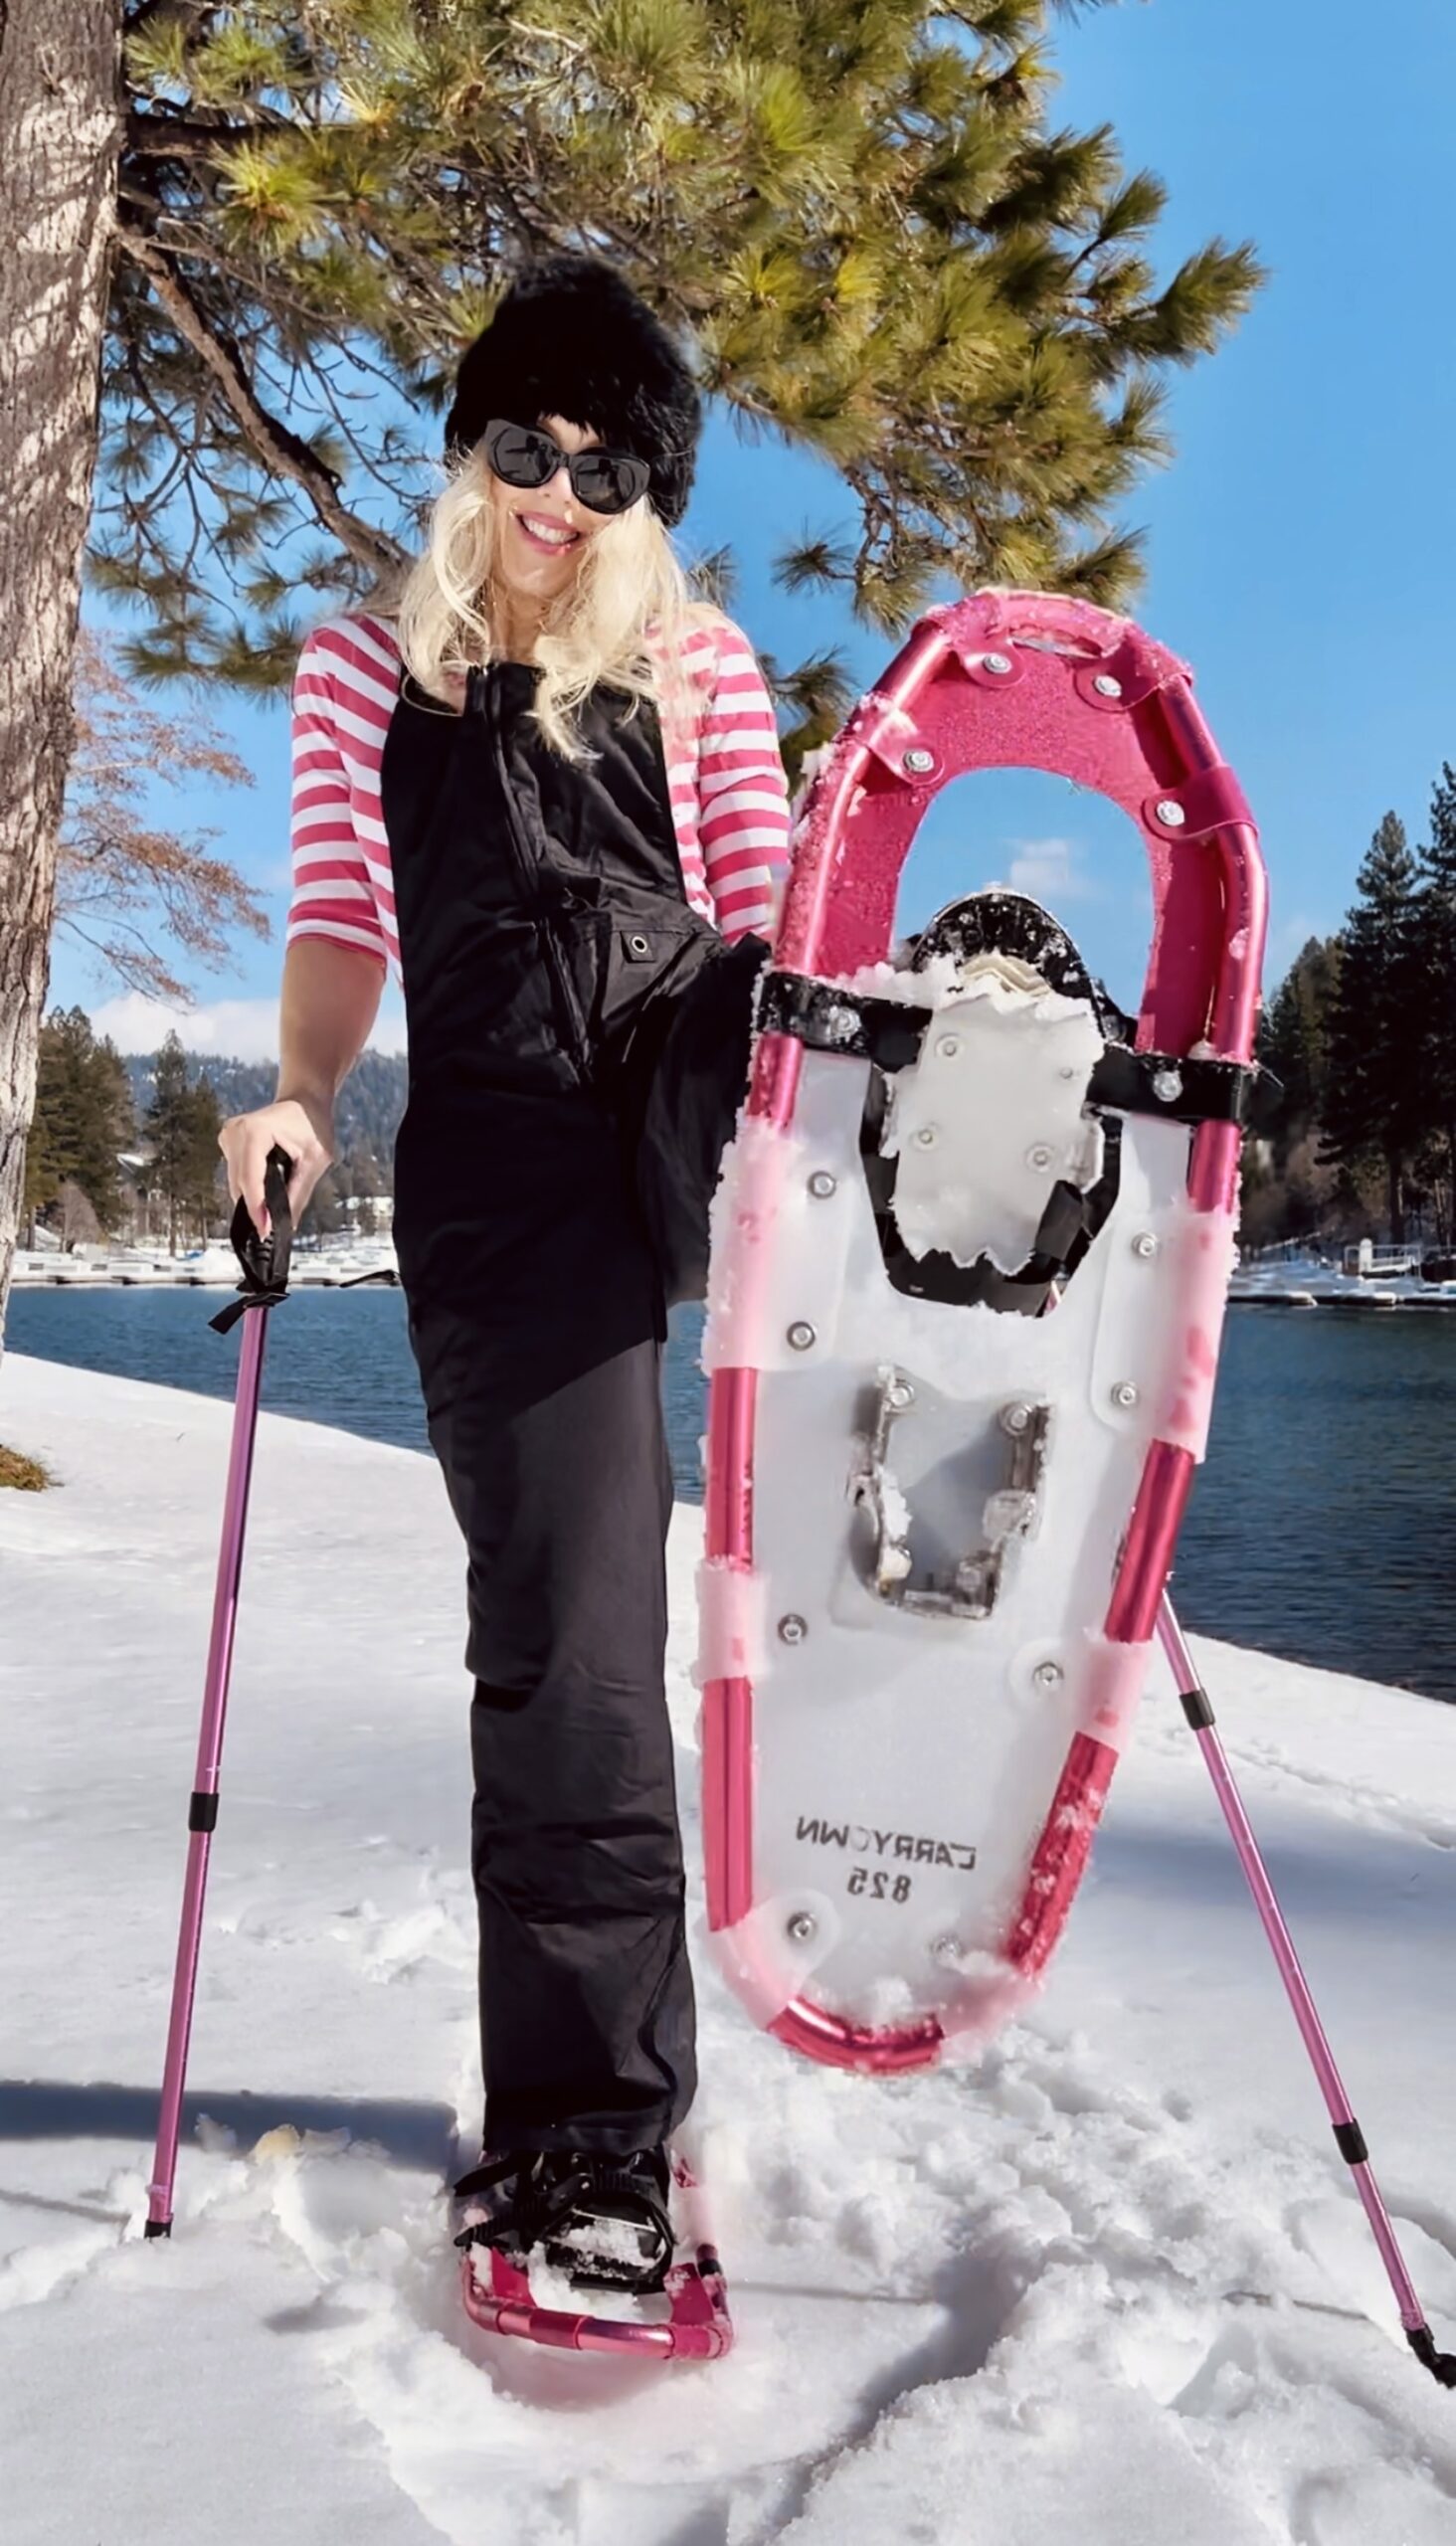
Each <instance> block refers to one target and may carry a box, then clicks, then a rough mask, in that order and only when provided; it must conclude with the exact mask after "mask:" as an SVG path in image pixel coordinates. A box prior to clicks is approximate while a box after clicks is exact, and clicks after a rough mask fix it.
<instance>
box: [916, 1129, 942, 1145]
mask: <svg viewBox="0 0 1456 2546" xmlns="http://www.w3.org/2000/svg"><path fill="white" fill-rule="evenodd" d="M937 1137H938V1135H937V1133H936V1128H935V1125H934V1124H933V1123H923V1124H922V1125H921V1127H920V1130H919V1131H918V1132H917V1133H916V1135H915V1145H916V1148H917V1149H922V1150H933V1149H934V1147H935V1145H936V1140H937Z"/></svg>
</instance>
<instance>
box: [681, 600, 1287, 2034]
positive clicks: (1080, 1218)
mask: <svg viewBox="0 0 1456 2546" xmlns="http://www.w3.org/2000/svg"><path fill="white" fill-rule="evenodd" d="M1007 767H1016V768H1034V769H1039V770H1046V771H1049V772H1053V773H1055V774H1057V775H1060V776H1061V777H1064V778H1066V779H1069V780H1073V781H1075V782H1077V783H1078V784H1080V785H1082V786H1084V787H1088V788H1093V789H1096V790H1097V791H1099V792H1100V793H1101V794H1103V795H1105V796H1108V797H1110V798H1111V799H1112V800H1113V802H1114V803H1115V804H1117V805H1120V806H1121V807H1122V808H1123V809H1124V811H1125V812H1126V813H1127V814H1128V815H1130V817H1131V818H1132V819H1133V820H1134V821H1135V822H1136V823H1137V825H1138V827H1139V829H1140V830H1141V832H1142V834H1143V838H1144V840H1145V843H1146V845H1147V849H1148V855H1149V860H1150V863H1151V867H1152V877H1153V892H1154V912H1155V917H1154V930H1153V943H1152V949H1151V953H1150V957H1149V963H1148V972H1147V980H1146V984H1145V987H1144V991H1143V998H1142V1006H1141V1010H1140V1013H1139V1015H1138V1017H1137V1019H1136V1022H1135V1023H1134V1021H1133V1020H1131V1019H1127V1018H1123V1017H1121V1016H1120V1015H1119V1014H1118V1012H1117V1010H1116V1009H1115V1008H1114V1007H1113V1006H1112V1005H1111V1003H1110V1001H1109V1000H1108V999H1107V998H1106V996H1105V994H1103V993H1102V992H1101V991H1100V989H1099V988H1098V986H1097V985H1096V984H1095V983H1094V982H1093V981H1092V980H1091V978H1090V977H1089V975H1088V974H1087V972H1086V969H1085V967H1084V966H1083V965H1082V963H1081V961H1080V958H1079V957H1078V955H1077V952H1076V949H1075V947H1073V946H1072V944H1071V942H1070V940H1069V938H1068V937H1067V935H1066V933H1065V931H1064V930H1063V929H1062V928H1061V927H1060V926H1059V925H1058V923H1057V922H1056V921H1055V920H1054V919H1053V918H1051V917H1050V915H1049V914H1047V913H1045V912H1043V911H1040V910H1038V909H1037V908H1036V906H1035V905H1034V904H1031V903H1028V902H1026V901H1025V900H1023V899H1021V898H1020V897H1018V896H1016V895H1012V894H1001V893H991V894H977V895H971V896H969V897H968V898H967V899H966V900H965V901H963V902H959V903H956V904H953V905H952V906H951V907H950V908H949V909H948V910H947V911H945V912H943V913H942V914H941V915H940V916H939V918H938V919H936V920H935V921H933V922H932V923H931V924H930V926H929V928H928V929H926V930H925V931H923V932H922V933H921V935H920V937H919V938H918V939H917V940H914V941H912V942H911V945H910V949H909V958H908V961H907V960H906V958H905V952H904V950H901V958H900V961H899V962H898V963H892V962H891V961H890V956H891V948H892V942H893V932H894V917H895V901H896V886H897V882H898V878H899V874H900V869H901V867H902V865H903V862H904V859H905V856H906V852H907V851H908V849H909V847H910V843H911V841H912V839H913V838H914V835H915V832H916V830H917V827H918V825H919V823H920V820H921V818H922V816H923V815H924V813H925V810H926V808H927V806H928V805H929V804H930V802H931V800H932V799H933V797H934V796H935V795H936V794H937V792H938V791H939V789H940V788H942V787H943V786H945V785H947V784H948V783H949V782H950V781H951V780H952V779H954V778H956V777H959V776H960V775H961V774H962V773H963V772H965V771H970V770H976V769H991V768H1007ZM1264 912H1265V901H1264V876H1263V868H1262V865H1261V861H1260V857H1259V851H1258V844H1257V837H1256V833H1255V830H1254V825H1253V822H1252V820H1251V818H1250V815H1249V810H1248V807H1247V805H1246V804H1245V802H1244V799H1243V796H1242V794H1241V792H1240V790H1239V787H1238V785H1237V782H1236V780H1235V779H1234V777H1233V774H1232V772H1231V771H1230V770H1229V769H1227V768H1226V767H1225V766H1224V764H1223V763H1222V761H1221V760H1220V758H1219V755H1218V752H1217V750H1216V748H1215V746H1214V744H1213V742H1212V740H1211V738H1210V736H1209V734H1208V731H1207V728H1206V726H1205V725H1204V723H1203V721H1202V718H1201V717H1200V715H1199V713H1198V710H1197V708H1196V707H1195V705H1194V703H1193V699H1192V695H1191V690H1190V686H1189V677H1188V674H1187V672H1186V670H1185V669H1184V667H1183V664H1181V663H1180V662H1178V661H1177V660H1176V659H1175V658H1174V656H1173V655H1171V654H1170V653H1168V652H1167V651H1166V650H1165V649H1164V648H1163V647H1162V646H1160V645H1157V644H1155V643H1154V642H1153V641H1152V640H1151V638H1149V637H1146V636H1144V635H1143V634H1142V633H1141V631H1140V630H1138V629H1137V628H1136V627H1134V626H1133V625H1132V624H1131V623H1130V622H1129V621H1127V620H1123V619H1117V618H1113V617H1111V616H1110V615H1109V614H1107V613H1106V612H1104V611H1101V610H1096V609H1093V608H1091V607H1089V606H1086V605H1082V604H1078V603H1073V602H1068V601H1059V600H1053V599H1049V598H1047V597H1045V596H1042V595H1036V594H1005V595H995V596H993V595H980V596H976V597H973V598H971V599H968V600H965V601H961V602H958V603H955V604H953V605H951V606H949V607H947V608H944V609H939V610H934V611H932V612H930V613H929V614H928V615H927V617H926V618H925V619H923V620H922V621H921V623H920V624H919V626H918V627H917V628H916V630H915V632H914V634H913V636H912V637H911V638H910V640H909V642H908V643H907V644H906V646H905V647H904V649H903V651H902V652H901V653H900V654H899V656H898V657H897V658H896V660H895V662H894V663H893V664H892V666H891V667H890V670H889V672H888V673H887V674H886V676H885V678H884V680H883V682H882V683H881V684H880V686H879V687H878V688H877V689H876V690H874V691H873V692H871V693H870V694H869V696H867V697H866V698H864V699H863V700H862V701H861V702H860V704H859V706H858V707H857V708H856V709H855V711H854V713H853V715H852V716H851V717H850V719H849V721H848V723H847V724H846V726H845V727H844V730H843V731H842V733H841V734H840V736H839V737H838V740H837V741H836V743H835V744H834V745H833V747H832V750H831V752H830V753H829V755H828V757H827V760H826V762H825V764H824V766H823V767H822V768H821V769H820V771H819V775H818V777H817V779H816V782H815V785H814V787H813V790H812V793H811V795H810V797H809V799H808V802H807V804H806V806H805V809H804V813H803V816H802V818H801V820H800V822H799V824H798V827H797V831H796V837H795V846H794V859H793V869H792V874H791V877H790V883H789V889H788V894H787V899H786V904H785V910H784V917H783V921H782V925H781V929H780V934H779V939H778V944H777V947H776V952H775V966H774V969H773V971H771V972H770V973H769V974H767V975H766V976H765V978H764V981H763V984H762V988H761V995H760V1003H759V1010H758V1033H757V1039H756V1043H755V1047H754V1061H753V1071H752V1084H751V1091H750V1095H749V1099H748V1102H747V1105H746V1107H745V1110H744V1112H743V1114H742V1116H741V1117H740V1122H739V1127H738V1134H737V1138H736V1140H735V1142H734V1143H733V1146H732V1148H731V1149H730V1151H729V1153H728V1156H727V1158H726V1160H725V1164H724V1173H723V1178H722V1181H721V1182H720V1185H719V1188H718V1192H717V1195H716V1197H715V1201H714V1220H713V1275H712V1283H711V1289H710V1297H709V1314H708V1319H707V1325H706V1329H705V1336H704V1346H703V1360H704V1364H705V1367H706V1369H707V1371H708V1373H709V1379H710V1397H709V1421H708V1435H707V1467H708V1477H707V1509H706V1516H705V1518H706V1540H705V1561H704V1564H703V1566H702V1570H701V1573H700V1576H699V1590H700V1648H699V1662H698V1674H697V1676H698V1679H699V1682H700V1685H701V1688H702V1695H703V1715H702V1738H703V1777H704V1825H705V1843H706V1856H707V1886H708V1915H709V1925H710V1929H711V1932H712V1936H713V1941H714V1945H715V1949H716V1952H717V1955H718V1958H719V1960H720V1962H721V1964H722V1967H723V1969H724V1971H725V1972H726V1973H727V1975H728V1977H729V1978H730V1980H731V1981H732V1983H733V1985H734V1987H735V1988H736V1989H737V1990H738V1992H739V1993H740V1995H741V1996H742V1998H743V2000H744V2002H745V2004H746V2005H747V2006H748V2007H749V2009H750V2010H751V2011H752V2013H753V2014H754V2015H755V2017H756V2018H757V2019H758V2021H759V2022H760V2023H761V2024H763V2025H766V2026H768V2027H770V2028H771V2029H772V2030H773V2031H774V2032H775V2033H776V2034H777V2035H779V2037H780V2038H781V2039H782V2040H783V2041H785V2042H787V2043H789V2044H790V2045H792V2046H793V2047H794V2048H795V2049H796V2050H799V2051H803V2052H806V2053H808V2054H809V2055H810V2056H811V2057H812V2058H815V2059H817V2060H822V2061H827V2062H831V2063H835V2064H838V2065H841V2066H849V2067H858V2068H866V2069H877V2070H893V2069H906V2068H913V2067H915V2066H917V2065H919V2064H922V2063H925V2062H930V2061H934V2060H935V2059H937V2058H938V2057H939V2056H940V2055H941V2054H942V2052H943V2051H944V2050H946V2049H947V2048H948V2047H959V2048H962V2049H970V2048H972V2047H974V2046H976V2045H977V2044H980V2043H982V2042H984V2041H985V2040H986V2039H987V2038H988V2036H989V2035H990V2034H991V2033H992V2032H993V2031H994V2030H995V2029H996V2028H997V2027H998V2026H999V2025H1000V2024H1001V2023H1002V2022H1003V2021H1004V2019H1005V2018H1006V2017H1007V2016H1008V2015H1009V2014H1010V2013H1011V2012H1012V2011H1013V2010H1014V2009H1015V2008H1016V2007H1017V2006H1018V2005H1019V2004H1020V2003H1021V2002H1022V2001H1023V2000H1024V1999H1025V1998H1026V1996H1027V1994H1028V1992H1029V1991H1030V1990H1032V1989H1033V1987H1034V1986H1035V1985H1036V1984H1037V1982H1038V1979H1039V1977H1040V1975H1041V1974H1042V1973H1043V1972H1044V1970H1045V1968H1046V1964H1047V1960H1048V1957H1049V1955H1050V1954H1051V1952H1052V1949H1053V1947H1054V1946H1055V1944H1056V1942H1057V1939H1058V1937H1059V1936H1060V1934H1061V1932H1062V1929H1063V1925H1064V1923H1065V1920H1066V1916H1067V1912H1068V1910H1069V1909H1070V1907H1071V1903H1072V1900H1073V1897H1074V1895H1075V1893H1076V1889H1077V1885H1078V1882H1079V1881H1080V1878H1081V1875H1082V1873H1083V1870H1084V1868H1085V1866H1086V1862H1087V1855H1088V1850H1089V1847H1090V1845H1091V1841H1092V1835H1093V1831H1094V1829H1095V1827H1096V1823H1097V1819H1098V1816H1099V1813H1100V1812H1101V1809H1102V1804H1103V1799H1104V1797H1105V1795H1106V1793H1107V1789H1108V1783H1109V1780H1110V1778H1111V1776H1112V1772H1113V1769H1114V1767H1115V1766H1116V1764H1117V1758H1118V1753H1119V1750H1120V1748H1121V1746H1122V1744H1123V1742H1124V1741H1125V1740H1126V1738H1127V1734H1128V1729H1129V1726H1130V1724H1131V1721H1132V1718H1133V1713H1134V1709H1135V1706H1136V1704H1137V1700H1138V1697H1139V1693H1140V1690H1141V1686H1142V1682H1143V1678H1144V1673H1145V1670H1146V1667H1147V1663H1148V1658H1149V1653H1150V1649H1151V1643H1152V1639H1153V1637H1154V1634H1155V1630H1156V1627H1157V1622H1158V1614H1159V1606H1160V1602H1161V1600H1162V1598H1163V1595H1164V1590H1165V1585H1166V1583H1167V1579H1168V1574H1169V1569H1170V1565H1171V1562H1172V1558H1173V1553H1174V1547H1175V1544H1176V1541H1177V1537H1178V1530H1179V1524H1180V1521H1181V1518H1182V1515H1183V1506H1184V1502H1185V1499H1186V1496H1187V1492H1188V1488H1189V1485H1190V1483H1191V1480H1192V1475H1193V1470H1194V1468H1195V1466H1196V1464H1197V1462H1198V1461H1199V1460H1200V1459H1201V1457H1202V1455H1203V1449H1204V1443H1205V1439H1206V1435H1207V1429H1208V1417H1209V1409H1210V1403H1211V1398H1212V1391H1213V1379H1214V1371H1215V1367H1216V1364H1217V1358H1218V1345H1219V1335H1220V1329H1221V1323H1222V1316H1223V1307H1224V1297H1225V1291H1226V1286H1227V1280H1228V1275H1229V1271H1230V1269H1231V1265H1232V1262H1233V1255H1234V1247H1233V1233H1234V1222H1235V1194H1236V1180H1237V1170H1238V1159H1239V1148H1240V1139H1241V1126H1242V1123H1243V1120H1244V1118H1245V1114H1246V1110H1247V1106H1248V1102H1249V1096H1250V1091H1251V1087H1252V1085H1253V1082H1254V1078H1255V1075H1256V1074H1255V1072H1254V1070H1253V1069H1252V1067H1251V1065H1250V1064H1251V1053H1252V1044H1253V1034H1254V1024H1255V1014H1256V1005H1257V998H1258V985H1259V973H1260V965H1261V960H1262V953H1263V938H1264Z"/></svg>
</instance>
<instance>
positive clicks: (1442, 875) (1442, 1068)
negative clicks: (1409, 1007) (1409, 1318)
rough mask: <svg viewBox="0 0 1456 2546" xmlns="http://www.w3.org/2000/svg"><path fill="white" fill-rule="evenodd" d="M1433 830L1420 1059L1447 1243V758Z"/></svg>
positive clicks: (1452, 911) (1421, 859)
mask: <svg viewBox="0 0 1456 2546" xmlns="http://www.w3.org/2000/svg"><path fill="white" fill-rule="evenodd" d="M1430 826H1431V827H1430V838H1429V839H1428V840H1427V841H1425V843H1424V844H1423V845H1422V846H1421V847H1420V848H1419V849H1418V850H1417V852H1416V858H1417V865H1418V869H1419V874H1420V903H1419V911H1418V915H1417V934H1418V972H1417V982H1416V1000H1417V1008H1418V1032H1417V1036H1416V1038H1415V1040H1416V1048H1417V1050H1418V1067H1419V1071H1420V1076H1421V1080H1422V1083H1423V1086H1424V1089H1425V1093H1426V1100H1427V1103H1426V1124H1427V1129H1428V1131H1429V1133H1430V1135H1431V1146H1432V1149H1433V1151H1434V1152H1435V1153H1436V1156H1437V1157H1438V1158H1439V1159H1440V1161H1441V1168H1442V1174H1443V1181H1444V1184H1445V1212H1444V1218H1445V1225H1446V1230H1447V1237H1448V1243H1449V1242H1451V1238H1452V1235H1453V1233H1456V770H1453V769H1452V767H1451V764H1450V762H1449V761H1445V762H1443V763H1442V767H1441V775H1440V778H1439V780H1438V781H1437V783H1436V786H1435V788H1434V789H1433V791H1432V794H1431V814H1430Z"/></svg>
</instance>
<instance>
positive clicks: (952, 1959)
mask: <svg viewBox="0 0 1456 2546" xmlns="http://www.w3.org/2000/svg"><path fill="white" fill-rule="evenodd" d="M961 1951H962V1947H961V1939H960V1937H959V1936H937V1937H936V1940H935V1942H934V1944H933V1945H932V1946H931V1948H930V1958H931V1960H932V1962H941V1963H948V1964H950V1965H951V1967H952V1968H953V1969H954V1967H955V1965H956V1964H957V1963H958V1962H959V1961H960V1959H961Z"/></svg>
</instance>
